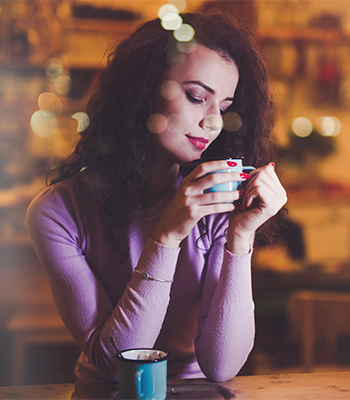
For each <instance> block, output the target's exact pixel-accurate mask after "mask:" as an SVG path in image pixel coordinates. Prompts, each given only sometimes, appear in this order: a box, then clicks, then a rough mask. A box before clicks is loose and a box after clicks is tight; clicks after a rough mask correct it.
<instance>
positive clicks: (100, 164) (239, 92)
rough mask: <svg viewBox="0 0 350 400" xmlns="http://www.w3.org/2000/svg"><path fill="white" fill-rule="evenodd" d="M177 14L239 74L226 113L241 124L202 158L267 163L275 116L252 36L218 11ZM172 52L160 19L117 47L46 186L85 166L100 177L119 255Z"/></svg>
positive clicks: (170, 38) (170, 37) (169, 37)
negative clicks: (84, 121) (85, 118)
mask: <svg viewBox="0 0 350 400" xmlns="http://www.w3.org/2000/svg"><path fill="white" fill-rule="evenodd" d="M181 17H182V19H183V23H186V24H189V25H191V26H192V27H193V28H194V30H195V37H194V40H195V42H196V43H198V44H201V45H204V46H206V47H208V48H209V49H211V50H214V51H217V52H218V53H219V54H220V55H222V56H223V57H226V58H227V57H228V58H230V59H232V60H234V62H235V63H236V65H237V68H238V71H239V83H238V86H237V89H236V92H235V97H234V102H233V104H232V105H231V106H230V107H229V109H228V111H234V112H236V113H238V114H239V115H240V117H241V119H242V126H241V128H240V129H239V130H238V131H236V132H227V131H225V130H223V131H222V132H221V133H220V135H219V137H218V138H217V139H216V140H215V141H214V142H213V143H212V145H211V146H210V147H209V148H208V149H207V150H206V152H205V153H204V154H203V156H204V157H227V156H233V157H235V156H243V157H245V160H246V163H247V164H249V165H254V166H256V167H260V166H263V165H266V164H267V163H268V162H269V161H271V158H272V152H273V142H272V140H271V137H270V136H271V131H272V128H273V111H272V102H271V99H270V94H269V90H268V74H267V69H266V67H265V64H264V61H263V59H262V57H261V55H260V50H259V47H258V46H257V43H256V42H255V40H254V38H253V35H252V33H251V32H250V31H249V29H248V28H247V27H243V26H240V25H239V23H238V22H237V21H236V20H235V19H234V18H233V17H231V16H223V15H221V14H219V13H206V14H203V13H186V14H181ZM174 49H176V39H175V38H174V35H173V31H169V30H165V29H164V28H163V27H162V26H161V21H160V20H159V19H155V20H152V21H149V22H146V23H144V24H143V25H141V26H140V27H138V28H137V29H136V30H135V31H134V32H133V33H132V34H131V35H130V36H129V37H127V38H126V39H124V40H123V41H122V42H120V43H119V44H117V45H116V47H115V49H114V50H113V51H112V53H111V54H110V55H109V57H108V65H107V67H106V68H105V69H104V71H102V73H101V76H100V82H99V87H98V89H97V91H96V93H95V94H94V95H93V96H92V97H91V99H90V101H89V103H88V107H87V112H88V115H89V117H90V125H89V127H88V128H87V129H86V130H85V131H84V132H82V133H81V137H80V139H79V141H78V143H77V145H76V148H75V150H74V152H73V153H72V155H71V156H70V157H69V158H68V159H66V160H65V161H64V162H63V163H62V164H61V166H60V167H59V168H58V177H56V178H54V179H51V181H50V184H53V183H56V182H59V181H62V180H64V179H67V178H69V177H71V176H73V175H75V174H77V173H79V171H81V170H82V169H83V168H86V167H88V168H89V169H90V170H91V171H94V172H96V173H97V174H98V176H99V179H100V182H101V192H102V195H103V199H104V211H105V213H106V214H107V215H108V216H109V217H110V218H111V219H112V221H113V236H114V241H115V242H116V243H117V245H118V248H119V250H120V251H121V253H124V252H125V250H126V249H125V243H124V242H125V239H123V238H124V237H125V236H124V234H125V229H126V227H127V226H128V224H129V223H130V220H131V218H132V215H133V210H134V209H135V208H136V204H134V202H133V196H132V183H133V182H135V181H137V182H140V183H141V185H142V187H143V188H145V187H146V185H147V181H146V177H145V174H144V170H145V160H146V155H147V152H148V150H149V148H150V146H151V144H152V136H153V134H152V133H150V132H149V131H148V130H147V128H146V122H147V119H148V118H149V117H150V115H151V114H152V111H153V103H154V100H155V97H156V91H157V90H158V88H159V86H160V84H161V83H162V79H163V77H164V74H165V72H166V71H167V70H168V69H169V68H170V64H169V59H170V57H169V55H170V54H173V52H174ZM56 172H57V171H56Z"/></svg>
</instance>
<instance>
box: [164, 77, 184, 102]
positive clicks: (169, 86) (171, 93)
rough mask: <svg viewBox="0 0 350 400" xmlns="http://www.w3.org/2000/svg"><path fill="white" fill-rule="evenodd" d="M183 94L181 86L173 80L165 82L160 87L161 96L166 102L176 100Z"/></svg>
mask: <svg viewBox="0 0 350 400" xmlns="http://www.w3.org/2000/svg"><path fill="white" fill-rule="evenodd" d="M180 93H181V87H180V85H179V84H178V83H177V82H176V81H173V80H168V81H165V82H164V83H163V84H162V85H161V87H160V94H161V95H162V96H163V97H164V98H165V99H166V100H175V99H176V98H177V97H179V95H180Z"/></svg>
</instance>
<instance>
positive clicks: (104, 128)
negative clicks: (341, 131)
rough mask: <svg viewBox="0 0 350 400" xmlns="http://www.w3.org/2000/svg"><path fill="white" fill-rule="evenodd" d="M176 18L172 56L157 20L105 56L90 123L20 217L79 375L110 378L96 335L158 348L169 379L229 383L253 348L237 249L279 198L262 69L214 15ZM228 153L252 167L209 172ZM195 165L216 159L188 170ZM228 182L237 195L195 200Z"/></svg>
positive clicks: (246, 247)
mask: <svg viewBox="0 0 350 400" xmlns="http://www.w3.org/2000/svg"><path fill="white" fill-rule="evenodd" d="M182 18H183V22H184V23H187V24H190V25H191V26H192V27H193V28H194V30H195V40H194V41H192V43H191V44H190V45H189V46H188V47H187V49H186V51H185V52H184V53H181V52H179V51H178V50H177V46H176V40H175V39H174V36H173V32H171V31H166V30H164V29H163V28H162V27H161V24H160V21H159V20H154V21H150V22H148V23H146V24H144V25H143V26H141V27H140V28H138V29H137V30H136V31H135V32H134V33H133V34H132V35H131V36H130V37H129V38H127V39H126V40H124V41H123V42H122V43H120V44H119V45H118V46H117V47H116V49H115V50H114V52H113V53H112V55H111V56H110V59H109V64H108V67H107V68H106V70H105V71H104V72H103V73H102V75H101V80H100V86H99V88H98V90H97V92H96V94H95V95H94V96H93V97H92V99H91V101H90V103H89V107H88V112H89V115H90V120H91V123H90V126H89V128H88V129H87V130H86V131H85V132H83V133H82V137H81V138H80V140H79V142H78V144H77V146H76V149H75V151H74V153H73V154H72V156H71V157H70V158H68V160H66V161H65V162H64V163H63V165H62V166H61V167H60V170H59V176H58V177H57V178H56V179H54V180H52V181H51V184H50V186H48V187H47V188H46V189H45V190H44V191H43V192H42V193H41V194H39V196H37V197H36V199H34V201H33V202H32V203H31V205H30V207H29V209H28V215H27V218H28V226H29V231H30V234H31V237H32V240H33V243H34V246H35V248H36V251H37V253H38V255H39V258H40V260H41V263H42V264H43V266H44V268H45V271H46V274H47V276H48V279H49V282H50V285H51V289H52V293H53V296H54V299H55V301H56V304H57V307H58V310H59V312H60V314H61V316H62V319H63V321H64V323H65V324H66V326H67V328H68V329H69V331H70V332H71V334H72V336H73V337H74V339H75V340H76V341H77V343H78V344H79V346H80V347H81V350H82V352H81V356H80V358H79V360H78V362H77V366H76V370H75V373H76V376H77V379H78V380H79V381H82V382H92V381H95V382H96V381H97V382H102V381H117V380H118V361H117V359H116V354H115V350H114V348H113V346H112V344H111V341H110V338H113V339H114V340H115V342H116V344H117V346H118V348H119V349H120V350H124V349H128V348H136V347H156V348H159V349H162V350H167V351H169V352H170V354H171V356H170V359H169V364H168V377H171V378H196V377H203V376H207V377H208V378H209V379H211V380H214V381H224V380H227V379H230V378H232V377H233V376H235V375H236V374H237V372H238V371H239V370H240V368H241V367H242V365H243V364H244V362H245V360H246V358H247V356H248V354H249V352H250V350H251V348H252V346H253V340H254V304H253V300H252V293H251V278H250V260H251V254H252V249H251V247H252V243H253V240H254V235H255V232H256V230H257V229H258V228H259V227H261V226H262V225H263V224H264V223H265V221H267V220H268V219H269V218H270V217H271V216H273V215H274V214H276V213H277V212H278V210H279V209H280V208H281V207H282V206H283V204H284V203H285V202H286V194H285V191H284V189H283V188H282V186H281V184H280V183H279V181H278V178H277V176H276V174H275V172H274V165H273V164H272V163H270V161H271V141H270V139H269V136H270V131H271V129H272V116H271V114H272V112H271V102H270V98H269V93H268V88H267V75H266V70H265V67H264V64H263V62H262V61H261V58H260V57H259V55H258V53H257V51H256V50H255V46H254V44H253V42H252V40H251V39H250V36H249V35H248V33H247V32H246V31H245V30H243V29H241V28H238V27H237V26H236V25H235V24H233V23H231V22H230V21H229V20H228V19H226V18H224V17H222V16H219V15H203V14H184V15H182ZM169 88H172V89H171V90H169ZM228 111H234V112H236V113H238V114H239V115H240V117H241V119H242V126H241V128H240V129H239V130H238V131H236V132H234V133H232V132H231V133H230V132H226V131H225V130H222V131H221V128H222V125H221V117H220V115H221V114H225V113H226V112H228ZM236 155H240V156H245V158H246V162H247V163H249V164H251V165H254V166H255V167H257V169H256V170H254V171H253V172H252V173H251V175H250V177H249V176H248V175H247V174H239V173H215V174H210V172H213V171H217V170H222V169H225V168H226V169H227V167H228V165H230V164H229V163H230V162H227V161H225V160H224V159H225V157H227V156H236ZM208 156H210V157H219V160H216V161H210V162H204V163H202V164H200V165H199V166H198V167H196V168H191V166H192V165H193V161H195V160H197V159H200V158H201V157H202V158H203V157H208ZM248 178H249V179H248ZM232 180H234V181H242V182H244V181H245V182H246V187H245V191H233V192H221V193H220V192H218V193H205V194H204V193H203V192H204V190H205V189H207V188H209V187H211V186H213V184H216V183H222V182H229V181H232ZM238 199H240V200H241V205H238V203H237V202H236V203H235V202H234V201H235V200H238Z"/></svg>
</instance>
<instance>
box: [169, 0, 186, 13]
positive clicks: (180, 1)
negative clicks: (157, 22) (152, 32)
mask: <svg viewBox="0 0 350 400" xmlns="http://www.w3.org/2000/svg"><path fill="white" fill-rule="evenodd" d="M168 4H171V5H173V6H175V7H176V8H177V9H178V10H179V12H182V11H183V10H184V9H185V8H186V1H185V0H169V1H168Z"/></svg>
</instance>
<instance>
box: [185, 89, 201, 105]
mask: <svg viewBox="0 0 350 400" xmlns="http://www.w3.org/2000/svg"><path fill="white" fill-rule="evenodd" d="M185 93H186V97H187V99H188V100H189V101H190V102H191V103H194V104H203V103H204V99H199V98H198V97H195V96H192V95H191V94H190V93H189V92H185Z"/></svg>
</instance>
